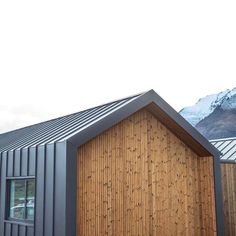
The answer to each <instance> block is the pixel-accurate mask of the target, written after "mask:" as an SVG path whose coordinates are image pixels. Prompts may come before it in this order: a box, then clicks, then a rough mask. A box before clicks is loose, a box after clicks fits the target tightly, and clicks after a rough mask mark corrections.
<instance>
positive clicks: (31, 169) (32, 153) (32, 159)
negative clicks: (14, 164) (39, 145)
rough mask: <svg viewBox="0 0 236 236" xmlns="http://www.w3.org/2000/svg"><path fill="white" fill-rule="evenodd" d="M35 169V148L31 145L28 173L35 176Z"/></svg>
mask: <svg viewBox="0 0 236 236" xmlns="http://www.w3.org/2000/svg"><path fill="white" fill-rule="evenodd" d="M35 171H36V148H35V147H31V148H30V149H29V161H28V175H29V176H35Z"/></svg>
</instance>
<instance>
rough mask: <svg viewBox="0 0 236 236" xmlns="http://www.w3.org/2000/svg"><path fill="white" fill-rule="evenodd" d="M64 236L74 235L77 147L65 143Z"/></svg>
mask: <svg viewBox="0 0 236 236" xmlns="http://www.w3.org/2000/svg"><path fill="white" fill-rule="evenodd" d="M66 161H67V165H66V193H67V195H66V235H68V236H73V235H76V209H77V208H76V204H77V147H75V146H73V145H72V144H71V143H69V142H68V143H67V155H66Z"/></svg>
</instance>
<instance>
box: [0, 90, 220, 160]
mask: <svg viewBox="0 0 236 236" xmlns="http://www.w3.org/2000/svg"><path fill="white" fill-rule="evenodd" d="M144 107H145V108H147V109H148V110H149V111H150V112H152V113H153V114H154V115H155V116H157V117H158V119H159V120H160V121H161V122H162V123H164V124H165V125H166V126H167V127H168V128H169V129H170V130H172V131H173V132H174V133H175V134H176V135H177V136H178V137H179V138H180V139H182V140H183V141H184V142H186V143H187V144H188V145H189V146H190V147H192V148H193V150H195V151H196V152H197V153H198V154H199V155H201V156H204V155H214V156H218V155H219V152H218V151H217V149H216V148H214V147H213V146H212V145H211V144H210V143H209V142H208V141H207V140H206V139H205V138H204V137H203V136H202V135H201V134H200V133H199V132H198V131H197V130H196V129H195V128H194V127H192V126H191V125H190V124H189V123H188V122H187V121H186V120H185V119H184V118H183V117H182V116H180V115H179V114H178V113H177V112H176V111H175V110H174V109H173V108H172V107H171V106H170V105H169V104H168V103H166V102H165V101H164V100H163V99H162V98H161V97H160V96H159V95H158V94H156V92H155V91H153V90H150V91H148V92H145V93H141V94H138V95H134V96H131V97H128V98H124V99H121V100H118V101H114V102H110V103H107V104H104V105H101V106H97V107H94V108H91V109H88V110H84V111H80V112H77V113H74V114H71V115H67V116H63V117H60V118H57V119H53V120H49V121H46V122H42V123H39V124H36V125H32V126H28V127H25V128H22V129H18V130H15V131H11V132H7V133H4V134H0V152H4V151H12V150H17V149H22V148H29V147H34V146H39V145H45V144H50V143H55V142H61V141H65V140H66V141H68V142H71V143H72V144H74V145H75V146H79V145H81V144H83V143H85V142H86V141H88V140H90V139H91V138H93V137H95V136H96V135H98V134H99V133H101V132H103V131H104V130H106V129H108V128H110V127H111V126H113V125H114V124H116V123H118V122H119V121H121V120H123V119H125V118H126V117H128V116H130V115H132V114H133V113H135V112H136V111H138V110H140V109H142V108H144Z"/></svg>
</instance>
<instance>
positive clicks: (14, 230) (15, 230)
mask: <svg viewBox="0 0 236 236" xmlns="http://www.w3.org/2000/svg"><path fill="white" fill-rule="evenodd" d="M11 227H12V236H18V227H19V225H17V224H12V226H11Z"/></svg>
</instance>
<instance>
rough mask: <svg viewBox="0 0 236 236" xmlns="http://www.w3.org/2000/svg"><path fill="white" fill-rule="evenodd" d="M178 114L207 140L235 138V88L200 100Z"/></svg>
mask: <svg viewBox="0 0 236 236" xmlns="http://www.w3.org/2000/svg"><path fill="white" fill-rule="evenodd" d="M180 114H181V115H182V116H183V117H184V118H185V119H186V120H188V121H189V122H190V123H191V124H192V125H193V126H195V127H196V128H197V129H198V130H199V131H200V132H201V133H202V134H203V135H204V136H205V137H206V138H208V139H217V138H226V137H233V136H236V87H235V88H234V89H232V90H226V91H224V92H220V93H218V94H212V95H208V96H206V97H204V98H201V99H199V101H198V102H197V103H196V104H195V105H194V106H191V107H186V108H183V109H182V110H181V111H180Z"/></svg>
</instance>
